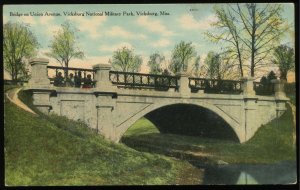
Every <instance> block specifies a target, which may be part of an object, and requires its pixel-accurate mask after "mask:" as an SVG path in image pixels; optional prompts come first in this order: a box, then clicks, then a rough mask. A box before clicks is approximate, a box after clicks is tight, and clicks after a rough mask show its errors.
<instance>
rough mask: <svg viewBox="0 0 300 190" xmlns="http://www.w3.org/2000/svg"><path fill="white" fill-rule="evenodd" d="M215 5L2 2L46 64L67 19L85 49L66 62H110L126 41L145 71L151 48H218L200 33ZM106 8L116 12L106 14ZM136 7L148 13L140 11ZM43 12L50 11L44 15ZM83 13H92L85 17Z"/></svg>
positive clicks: (287, 7) (288, 10) (287, 13)
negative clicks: (28, 34)
mask: <svg viewBox="0 0 300 190" xmlns="http://www.w3.org/2000/svg"><path fill="white" fill-rule="evenodd" d="M220 5H222V4H220ZM213 6H214V4H160V5H157V4H156V5H155V4H147V5H145V4H144V5H129V4H126V5H125V4H123V5H122V4H117V5H108V4H107V5H99V4H98V5H91V4H89V5H84V4H80V5H63V4H60V5H4V7H3V23H6V22H8V21H12V22H16V21H17V22H23V23H28V24H30V26H31V27H30V28H31V30H32V32H33V33H34V34H35V35H36V37H37V40H38V42H39V43H40V49H39V54H38V57H44V58H48V59H49V60H50V63H49V65H59V63H58V62H56V61H55V60H54V59H51V58H49V57H47V56H46V55H45V54H44V53H45V52H49V51H50V49H49V48H48V46H49V44H50V42H51V40H52V38H53V35H54V34H55V31H57V30H59V28H60V26H61V24H62V23H63V22H65V21H66V20H69V21H71V22H72V23H73V25H74V26H76V27H77V28H78V29H79V32H78V44H79V47H80V49H81V50H83V51H84V53H85V58H84V59H83V60H75V59H74V60H71V63H70V67H82V68H91V67H92V65H95V64H97V63H108V60H109V59H110V58H111V57H112V55H113V52H114V51H116V50H117V49H119V48H122V47H123V46H127V47H129V48H133V49H134V53H135V54H137V55H140V56H142V58H143V64H142V68H141V72H147V71H148V67H147V66H146V65H147V62H148V60H149V56H150V55H151V54H152V53H155V52H159V53H162V54H163V55H164V56H165V57H166V60H167V61H168V60H170V58H171V52H172V50H173V49H174V46H175V45H176V44H178V43H179V42H180V41H186V42H192V44H193V46H194V47H195V49H196V52H197V54H198V55H200V57H201V61H202V62H203V60H204V59H205V57H206V55H207V53H208V52H209V51H217V52H218V51H220V50H221V49H220V46H219V45H217V44H214V43H211V42H210V41H209V40H208V39H207V38H206V37H205V35H204V32H206V31H208V30H210V29H212V27H211V26H210V23H211V22H213V21H216V17H215V15H214V13H213ZM283 7H284V11H283V14H282V16H283V17H284V18H286V19H287V21H288V22H289V23H291V24H293V23H294V5H293V4H291V3H288V4H283ZM70 12H72V13H73V14H74V13H75V12H76V13H79V14H80V13H83V14H84V16H80V15H79V14H77V15H76V16H70V15H65V14H67V13H70ZM105 12H110V13H114V14H120V15H118V16H115V15H110V16H105ZM138 12H142V13H148V14H150V15H146V16H145V15H138V14H137V13H138ZM162 12H164V13H162ZM46 13H48V14H52V15H50V16H49V15H48V16H47V15H46ZM87 13H90V14H93V13H94V15H93V16H89V15H88V14H87ZM101 13H103V15H101ZM155 13H157V16H155V15H154V14H155ZM26 14H29V16H27V15H26ZM53 14H54V15H56V16H53ZM31 15H32V16H31ZM41 15H42V16H41ZM293 35H294V34H290V33H287V34H286V36H285V37H284V39H283V41H282V42H283V43H289V44H293V43H294V40H293V38H294V37H293Z"/></svg>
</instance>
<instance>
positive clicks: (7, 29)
mask: <svg viewBox="0 0 300 190" xmlns="http://www.w3.org/2000/svg"><path fill="white" fill-rule="evenodd" d="M38 47H39V43H38V41H37V39H36V37H35V35H34V34H33V33H32V32H31V31H30V28H29V25H26V24H23V23H12V22H8V23H6V24H4V26H3V60H4V67H5V70H6V71H7V72H8V73H9V74H10V76H11V78H12V80H13V82H14V83H16V82H17V81H18V80H19V78H20V77H25V76H28V69H27V68H26V64H25V59H29V58H31V57H33V56H35V55H36V54H37V50H38Z"/></svg>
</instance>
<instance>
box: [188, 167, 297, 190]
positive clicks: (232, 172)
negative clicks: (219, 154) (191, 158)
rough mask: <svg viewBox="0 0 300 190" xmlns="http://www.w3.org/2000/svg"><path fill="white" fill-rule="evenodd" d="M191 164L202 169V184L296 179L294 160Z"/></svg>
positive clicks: (289, 181)
mask: <svg viewBox="0 0 300 190" xmlns="http://www.w3.org/2000/svg"><path fill="white" fill-rule="evenodd" d="M193 165H195V166H197V167H198V168H201V169H204V178H203V184H204V185H222V184H226V185H234V184H293V183H296V180H297V165H296V162H295V161H282V162H279V163H276V164H228V165H218V166H203V165H199V164H197V163H193Z"/></svg>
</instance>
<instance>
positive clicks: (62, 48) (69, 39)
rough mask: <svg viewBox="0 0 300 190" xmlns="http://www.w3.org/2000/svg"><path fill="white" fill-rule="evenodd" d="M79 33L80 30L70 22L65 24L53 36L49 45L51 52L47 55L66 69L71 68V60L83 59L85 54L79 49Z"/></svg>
mask: <svg viewBox="0 0 300 190" xmlns="http://www.w3.org/2000/svg"><path fill="white" fill-rule="evenodd" d="M77 33H78V29H77V28H75V27H74V26H73V25H72V24H71V23H70V22H69V21H66V22H64V23H63V24H62V25H61V28H60V29H59V30H58V31H57V33H56V34H55V35H54V36H53V39H52V41H51V43H50V45H49V48H50V52H48V53H46V55H47V56H49V57H52V58H54V59H56V60H57V61H58V62H59V63H60V64H61V66H65V67H69V62H70V60H71V59H74V58H77V59H83V57H84V53H83V51H81V50H80V49H79V47H78V41H77V40H78V39H77V38H78V37H77V36H76V34H77ZM66 74H68V73H66Z"/></svg>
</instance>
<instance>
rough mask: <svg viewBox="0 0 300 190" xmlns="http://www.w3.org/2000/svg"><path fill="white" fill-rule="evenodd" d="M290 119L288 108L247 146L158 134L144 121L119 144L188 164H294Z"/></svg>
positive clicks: (135, 125)
mask: <svg viewBox="0 0 300 190" xmlns="http://www.w3.org/2000/svg"><path fill="white" fill-rule="evenodd" d="M292 133H293V119H292V113H291V108H290V107H288V110H287V111H286V112H285V113H284V114H283V115H282V116H281V117H280V118H278V119H275V120H273V121H271V122H270V123H268V124H267V125H265V126H263V127H261V128H260V129H259V130H258V131H257V132H256V134H255V136H254V137H253V138H252V139H250V140H249V141H248V142H246V143H243V144H239V143H235V142H230V141H224V140H217V139H209V138H199V137H192V136H183V135H175V134H161V133H159V131H158V130H157V129H156V128H155V126H154V125H153V124H152V123H151V122H150V121H148V120H147V119H141V120H139V121H137V122H136V123H135V124H134V125H133V126H132V127H131V128H129V130H128V131H127V132H126V133H125V135H124V137H123V138H122V142H123V143H125V144H126V145H128V146H130V147H133V148H135V149H137V150H140V151H145V152H153V153H160V154H165V155H169V156H175V157H180V158H184V159H187V160H194V159H197V160H200V161H203V162H204V163H207V164H215V163H217V162H220V160H222V161H225V162H228V163H274V162H278V161H282V160H295V159H296V147H295V145H293V139H292Z"/></svg>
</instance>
